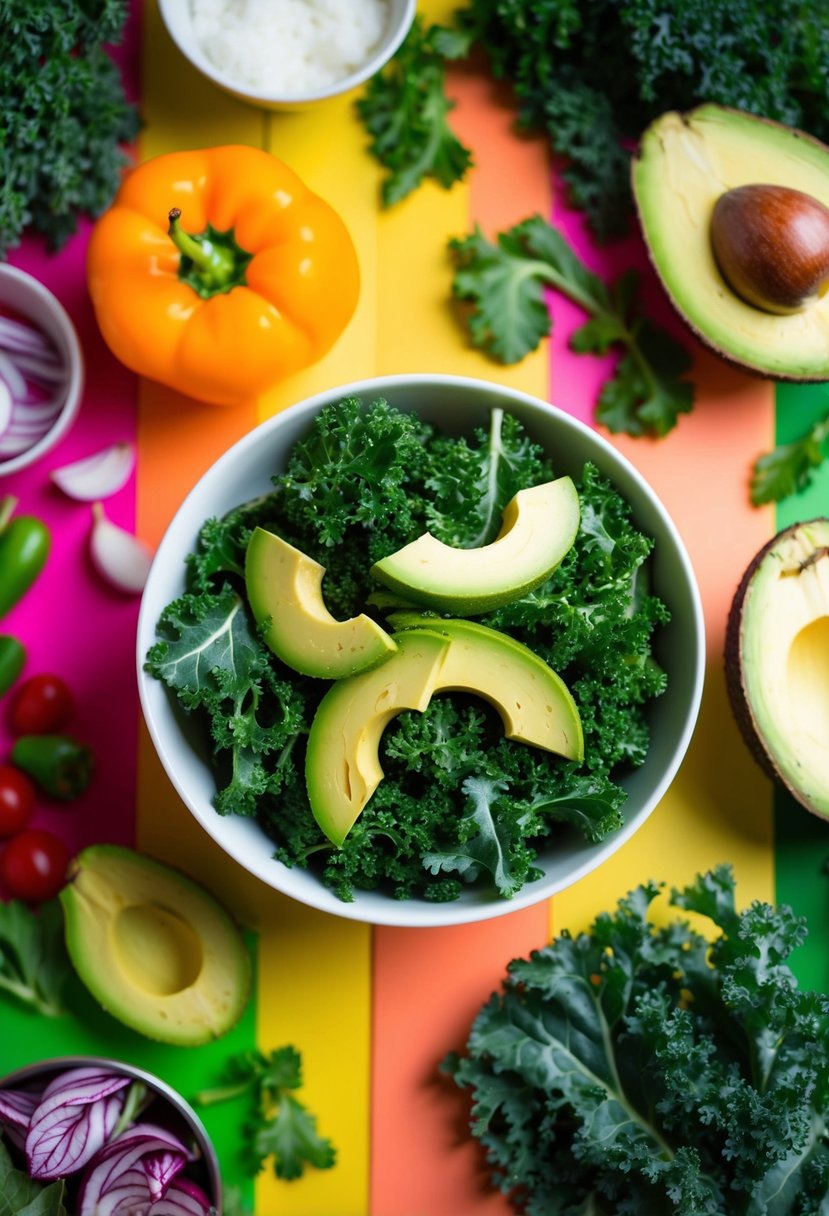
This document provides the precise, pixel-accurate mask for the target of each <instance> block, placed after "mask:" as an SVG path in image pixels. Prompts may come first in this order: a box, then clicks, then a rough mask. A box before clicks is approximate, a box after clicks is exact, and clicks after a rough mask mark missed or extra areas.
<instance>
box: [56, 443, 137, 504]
mask: <svg viewBox="0 0 829 1216" xmlns="http://www.w3.org/2000/svg"><path fill="white" fill-rule="evenodd" d="M134 465H135V447H134V445H133V444H132V443H113V444H112V445H111V446H110V447H108V448H103V449H102V450H101V451H100V452H95V453H94V454H93V455H92V456H86V457H84V458H83V459H82V460H75V461H73V463H72V464H66V465H64V466H63V468H60V469H53V470H52V474H51V477H52V481H53V482H54V483H55V485H56V486H58V487H59V488H60V489H61V490H63V492H64V494H67V495H68V496H69V497H70V498H75V499H77V500H78V501H79V502H95V501H96V500H100V499H102V498H108V497H109V496H110V495H111V494H115V493H116V492H117V491H118V490H120V489H121V488H122V486H124V485H126V483H127V481H128V480H129V477H130V474H131V473H132V470H133V467H134Z"/></svg>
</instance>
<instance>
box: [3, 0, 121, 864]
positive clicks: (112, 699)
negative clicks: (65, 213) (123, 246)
mask: <svg viewBox="0 0 829 1216" xmlns="http://www.w3.org/2000/svg"><path fill="white" fill-rule="evenodd" d="M139 9H140V3H139V0H133V3H132V8H131V16H130V20H129V22H128V24H127V29H126V31H125V39H124V42H123V44H122V46H121V47H119V48H117V49H116V52H115V57H116V58H117V59H118V61H119V63H120V65H121V67H122V70H123V72H124V80H125V86H126V88H127V91H128V93H129V94H130V96H132V97H136V96H137V95H138V56H139V49H140V37H139V19H138V17H139ZM90 231H91V224H90V223H89V222H88V221H84V222H83V223H82V224H81V226H80V228H79V231H78V232H77V233H76V234H75V236H74V237H73V238H72V239H71V240H70V241H69V243H68V244H67V245H66V246H64V248H63V249H62V250H61V251H60V252H59V253H57V254H50V253H48V252H47V251H46V249H45V248H44V245H43V242H41V241H40V240H38V239H36V238H34V237H28V236H27V237H26V238H25V240H24V242H23V244H22V245H21V246H20V247H19V248H18V249H16V250H14V251H13V252H12V254H11V255H10V257H9V262H10V263H11V264H12V265H14V266H17V267H19V268H20V269H21V270H25V271H27V272H28V273H29V274H31V275H34V276H35V277H36V278H38V279H40V281H41V282H43V283H44V284H45V285H46V286H47V287H48V288H50V290H52V291H53V292H54V293H55V295H56V296H57V297H58V299H59V300H60V301H61V302H62V304H63V305H64V307H65V308H66V310H67V312H68V313H69V315H70V317H71V318H72V320H73V322H74V324H75V327H76V329H77V331H78V337H79V339H80V342H81V347H82V349H83V352H84V357H85V361H86V372H87V374H86V389H85V392H84V397H83V403H82V406H81V411H80V414H79V416H78V419H77V421H76V423H75V425H74V427H73V428H72V430H71V432H70V433H69V434H68V435H67V436H66V437H65V438H64V439H63V440H62V441H61V443H60V444H59V445H58V446H57V448H55V449H54V450H53V451H52V452H50V453H48V455H46V456H44V457H43V458H42V459H41V460H39V461H38V462H37V463H36V464H35V465H34V466H33V467H31V468H30V469H26V470H23V471H22V472H20V473H16V474H13V475H12V476H11V477H5V478H0V496H2V495H6V494H13V495H15V496H16V497H17V498H18V499H19V500H20V505H19V507H18V513H28V514H32V515H36V516H38V517H39V518H40V519H42V520H43V521H44V522H45V523H46V524H47V525H48V526H49V528H50V529H51V532H52V551H51V554H50V556H49V560H48V562H47V564H46V568H45V569H44V571H43V573H42V574H41V575H40V577H39V579H38V580H37V582H36V583H35V585H34V586H33V587H32V588H31V590H30V591H29V592H28V593H27V595H26V596H25V597H24V599H22V600H21V601H20V603H19V604H18V605H17V606H16V607H15V608H13V609H12V611H11V612H9V613H8V615H7V616H5V617H4V618H3V619H2V620H0V633H11V634H14V635H15V636H16V637H18V638H19V639H20V640H21V641H22V642H23V644H24V646H25V647H26V650H27V663H26V668H25V672H24V676H29V675H34V674H36V673H38V672H55V673H56V674H59V675H60V676H62V678H63V679H64V680H66V682H67V683H68V684H69V686H70V687H71V688H72V690H73V692H74V694H75V697H76V702H77V708H76V713H75V716H74V718H73V720H72V723H71V726H70V727H69V728H68V730H70V731H71V733H72V734H74V735H75V736H76V737H77V738H79V739H82V740H83V741H84V742H86V743H88V744H89V745H90V746H91V747H92V748H93V750H94V752H95V756H96V759H97V771H96V774H95V778H94V780H93V782H92V784H91V785H90V788H89V789H88V790H87V791H86V793H85V794H84V795H83V796H82V797H81V798H79V799H78V800H77V801H76V802H73V803H70V804H65V805H62V806H57V805H56V804H54V803H50V802H48V801H47V800H46V799H45V798H41V799H40V800H39V802H38V807H37V810H36V814H35V820H34V822H33V826H36V827H43V828H47V829H49V830H51V831H54V832H57V833H58V834H59V835H61V836H62V837H63V838H64V839H65V840H66V842H67V844H68V845H69V846H70V848H71V849H72V850H76V849H78V848H80V847H82V846H84V845H86V844H90V843H92V842H94V841H115V842H120V843H131V842H132V838H133V831H134V814H135V771H136V740H137V728H138V699H137V695H136V681H135V666H134V659H133V652H134V638H135V623H136V618H137V613H138V600H137V599H133V598H125V597H123V596H121V595H119V594H117V593H116V592H114V591H112V590H111V589H110V588H109V587H107V586H105V585H104V584H103V583H102V582H101V580H100V579H99V578H98V577H97V576H96V574H95V572H94V570H93V569H92V568H91V565H90V562H89V558H88V552H87V539H88V533H89V526H90V508H89V506H88V505H85V504H81V503H75V502H72V501H70V500H69V499H67V498H65V497H64V496H63V495H62V494H61V493H60V492H59V491H58V490H57V489H55V488H54V487H53V486H52V485H51V484H50V481H49V472H50V470H51V469H53V468H56V467H58V466H59V465H62V464H66V463H68V462H69V461H71V460H75V459H78V458H80V457H81V456H87V455H89V454H90V453H92V452H95V451H97V450H99V449H100V448H102V447H104V446H106V445H107V444H110V443H114V442H115V441H117V440H134V439H135V432H136V423H135V416H136V406H137V395H138V389H137V385H138V382H137V379H136V377H135V376H133V375H132V374H131V373H130V372H127V371H126V369H125V368H123V367H122V366H121V365H120V364H119V363H117V362H116V360H115V359H114V358H113V357H112V355H110V354H109V351H108V350H107V349H106V348H105V346H104V344H103V341H102V339H101V337H100V334H99V332H98V327H97V324H96V322H95V319H94V316H93V314H92V308H91V305H90V302H89V297H88V295H87V290H86V273H85V261H86V247H87V243H88V240H89V234H90ZM106 509H107V513H108V515H109V516H110V517H111V518H112V519H113V520H114V521H115V522H116V523H118V524H120V525H121V526H122V527H125V528H130V529H132V528H134V526H135V482H134V479H133V480H132V481H131V482H130V483H129V484H128V485H127V486H125V487H124V489H123V490H121V491H119V493H118V494H117V495H114V496H113V497H112V498H111V499H109V500H108V501H107V503H106ZM8 701H9V698H8V697H7V698H6V699H5V703H4V704H0V763H5V762H6V760H7V757H8V750H9V746H10V743H11V740H10V739H9V736H8V734H7V731H6V726H7V718H6V713H7V709H6V707H7V704H8Z"/></svg>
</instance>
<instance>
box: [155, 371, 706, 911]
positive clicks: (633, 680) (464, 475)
mask: <svg viewBox="0 0 829 1216" xmlns="http://www.w3.org/2000/svg"><path fill="white" fill-rule="evenodd" d="M138 666H139V684H140V693H141V701H142V707H143V710H144V715H145V718H146V720H147V724H148V727H149V731H150V735H151V737H152V740H153V743H154V745H155V747H156V749H157V751H158V754H159V757H160V759H161V762H162V764H163V766H164V768H165V770H166V772H167V774H168V776H169V778H170V780H171V781H172V782H173V784H174V786H175V788H176V789H177V791H178V793H179V794H180V796H181V798H182V799H183V801H184V802H185V804H186V805H187V807H188V808H189V810H190V811H191V812H192V813H193V814H194V815H195V817H196V818H197V819H198V821H199V822H200V823H201V824H202V826H203V827H204V828H205V829H206V830H207V831H208V832H209V833H210V835H211V836H212V837H213V838H214V839H215V840H216V841H217V842H218V843H219V845H220V846H221V847H222V848H223V849H224V850H225V851H226V852H227V853H228V854H229V855H230V856H232V857H233V858H234V859H235V860H236V861H237V862H239V863H240V864H241V865H242V866H243V867H245V868H246V869H247V870H248V871H249V872H251V873H252V874H254V875H256V876H257V877H258V878H260V879H262V880H263V881H264V882H266V883H267V884H268V885H270V886H271V887H274V888H276V889H278V890H280V891H282V892H284V893H285V894H288V895H290V896H293V897H294V898H296V899H298V900H300V901H302V902H304V903H307V904H310V905H312V906H314V907H317V908H320V909H323V910H325V911H329V912H333V913H335V914H338V915H342V916H346V917H351V918H353V919H357V920H361V921H365V922H368V923H374V924H395V925H424V926H425V925H445V924H455V923H463V922H467V921H472V920H480V919H485V918H487V917H491V916H496V915H499V914H503V913H505V912H509V911H510V910H512V909H515V908H518V907H526V906H528V905H529V904H532V903H535V902H536V901H538V900H540V899H543V898H545V897H546V896H549V895H552V894H554V893H555V892H556V891H559V890H562V889H563V888H564V887H566V886H568V885H570V884H571V883H572V882H574V881H575V880H576V879H578V878H579V877H580V876H581V875H583V874H585V873H587V872H588V871H590V870H592V869H593V868H594V867H595V866H597V865H598V864H599V863H600V862H601V861H602V860H603V859H604V858H606V857H608V856H609V855H610V854H611V853H613V852H615V851H616V849H618V848H619V847H620V845H621V844H622V843H623V842H624V841H625V840H627V839H628V838H629V837H630V836H631V835H632V833H633V832H635V831H636V830H637V828H638V827H639V826H640V825H641V824H642V823H643V822H644V820H645V819H646V818H647V816H648V815H649V814H650V812H651V811H652V810H653V809H654V807H655V806H656V804H657V803H658V801H659V800H660V798H661V796H662V795H663V793H664V792H665V790H666V789H667V787H668V785H669V783H670V781H671V779H672V777H673V776H674V774H675V772H676V770H677V768H678V766H679V764H680V762H681V760H682V757H683V755H684V753H685V750H686V748H687V745H688V743H689V740H690V736H691V733H692V731H693V727H694V723H695V720H696V715H697V711H698V708H699V701H700V697H701V691H702V679H703V667H704V630H703V622H702V612H701V606H700V600H699V594H698V591H697V587H696V583H695V580H694V575H693V571H692V569H691V565H690V562H689V560H688V557H687V554H686V552H685V549H684V547H683V545H682V542H681V540H680V538H679V536H678V534H677V532H676V529H675V528H674V526H673V524H672V523H671V520H670V518H669V517H668V515H667V513H666V511H665V509H664V507H663V506H662V505H661V503H660V502H659V500H658V499H657V498H656V496H655V495H654V493H653V491H652V490H651V489H650V488H649V487H648V486H647V484H646V483H645V482H644V481H643V479H642V478H641V477H640V475H639V474H638V473H637V472H636V470H635V469H634V468H633V467H632V466H631V464H630V463H629V462H628V461H627V460H626V459H625V458H624V457H623V456H621V455H620V454H619V453H618V452H616V450H615V449H614V448H613V447H612V446H611V445H610V444H609V443H608V442H607V441H605V440H604V439H603V438H602V437H601V436H599V435H597V434H596V433H595V432H593V431H591V430H590V429H589V428H588V427H586V426H584V425H583V424H581V423H580V422H578V421H576V420H574V419H573V418H571V417H570V416H569V415H567V414H565V413H563V412H562V411H560V410H558V409H556V408H554V407H552V406H550V405H548V404H546V403H544V402H542V401H539V400H537V399H535V398H533V397H530V396H528V395H527V394H524V393H521V392H518V391H516V390H513V389H508V388H505V387H503V386H501V385H497V384H494V383H489V382H486V381H479V380H473V379H468V378H464V377H453V376H442V375H427V374H422V375H400V376H389V377H382V378H377V379H373V380H366V381H363V382H359V383H356V384H350V385H344V386H341V387H339V388H336V389H333V390H331V391H329V392H326V393H322V394H320V395H318V396H316V397H314V398H311V399H309V400H307V401H304V402H301V403H299V404H297V405H295V406H293V407H291V408H290V409H288V410H286V411H284V412H283V413H281V414H278V415H276V416H275V417H273V418H271V419H270V420H268V421H267V422H265V423H263V424H262V425H261V426H259V427H257V428H256V429H255V430H253V431H252V432H251V433H250V434H248V435H247V436H245V438H243V439H242V440H241V441H240V442H238V443H237V444H235V445H234V446H233V447H232V448H231V449H230V450H229V451H227V452H226V453H225V454H224V455H223V456H222V457H221V458H220V459H219V460H218V461H217V462H216V464H215V465H213V467H212V468H211V469H209V470H208V472H207V473H206V474H205V475H204V477H203V478H202V479H201V480H200V481H199V482H198V484H197V485H196V486H195V488H194V489H193V490H192V491H191V493H190V494H189V496H188V497H187V498H186V499H185V501H184V503H183V504H182V506H181V507H180V509H179V511H178V513H177V514H176V516H175V518H174V519H173V521H172V523H171V524H170V527H169V528H168V530H167V533H166V534H165V536H164V538H163V540H162V542H161V545H160V546H159V549H158V551H157V554H156V557H155V559H154V562H153V566H152V569H151V571H150V576H149V579H148V581H147V585H146V588H145V592H144V597H143V600H142V605H141V613H140V618H139V625H138Z"/></svg>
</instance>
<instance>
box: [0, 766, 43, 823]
mask: <svg viewBox="0 0 829 1216" xmlns="http://www.w3.org/2000/svg"><path fill="white" fill-rule="evenodd" d="M35 798H36V794H35V787H34V786H33V785H32V782H31V781H30V780H29V778H28V777H27V776H26V774H25V773H24V772H21V770H20V769H19V768H13V767H12V765H11V764H0V840H5V839H6V837H7V836H15V835H16V834H17V833H18V832H22V831H23V829H24V828H25V827H26V824H27V823H28V822H29V820H30V819H31V817H32V811H33V810H34V809H35Z"/></svg>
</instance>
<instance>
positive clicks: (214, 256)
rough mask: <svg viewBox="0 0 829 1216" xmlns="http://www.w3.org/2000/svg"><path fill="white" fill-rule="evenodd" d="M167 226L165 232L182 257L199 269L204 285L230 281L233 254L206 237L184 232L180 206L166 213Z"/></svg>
mask: <svg viewBox="0 0 829 1216" xmlns="http://www.w3.org/2000/svg"><path fill="white" fill-rule="evenodd" d="M168 219H169V227H168V229H167V232H168V234H169V236H170V238H171V240H172V242H173V244H174V245H175V247H176V249H178V251H179V253H181V254H182V255H183V256H184V257H186V258H189V259H190V261H191V262H192V263H193V265H194V266H195V267H196V268H197V270H198V271H199V274H200V277H201V278H202V279H203V280H204V282H205V285H206V286H208V287H211V288H221V287H222V286H224V285H225V284H226V283H228V284H229V283H230V280H231V279H232V277H233V274H234V271H235V266H234V261H233V255H232V254H231V253H230V251H229V250H228V249H225V248H223V247H222V246H221V245H216V244H214V243H213V241H211V240H210V239H209V238H208V237H205V236H192V235H191V234H190V233H189V232H185V231H184V229H183V228H182V227H181V225H180V224H179V220H180V219H181V208H180V207H172V208H171V210H170V213H169V215H168Z"/></svg>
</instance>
